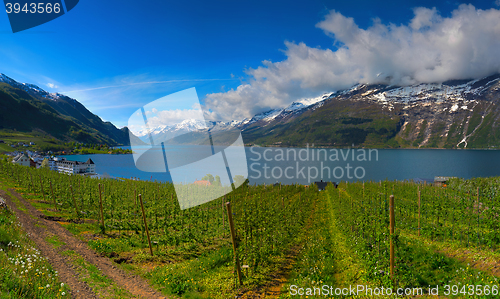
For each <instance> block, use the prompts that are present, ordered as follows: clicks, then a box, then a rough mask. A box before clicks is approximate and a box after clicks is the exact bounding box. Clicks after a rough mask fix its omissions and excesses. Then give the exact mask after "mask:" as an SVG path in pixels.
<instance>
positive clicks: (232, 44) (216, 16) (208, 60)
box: [0, 0, 500, 127]
mask: <svg viewBox="0 0 500 299" xmlns="http://www.w3.org/2000/svg"><path fill="white" fill-rule="evenodd" d="M496 2H497V3H495V0H490V1H472V2H470V1H467V2H460V1H459V2H456V1H442V2H436V1H159V0H158V1H153V0H151V1H124V0H121V1H113V0H106V1H94V0H82V1H80V3H79V4H78V5H77V6H76V7H75V8H74V9H73V10H72V11H70V12H69V13H68V14H66V15H64V16H62V17H60V18H58V19H55V20H54V21H51V22H49V23H46V24H43V25H41V26H38V27H35V28H32V29H29V30H26V31H23V32H19V33H15V34H13V33H12V31H11V29H10V25H9V23H8V17H7V14H6V13H4V14H3V15H2V16H1V17H0V72H2V73H4V74H6V75H8V76H10V77H12V78H14V79H15V80H18V81H21V82H29V83H34V84H37V85H39V86H40V87H42V88H44V89H46V90H47V91H49V92H63V93H65V94H67V95H69V96H71V97H74V98H76V99H77V100H79V101H80V102H82V103H83V104H84V105H85V106H86V107H87V108H89V109H90V110H91V111H92V112H93V113H95V114H97V115H99V116H100V117H101V118H103V119H104V120H109V121H111V122H113V123H114V124H115V125H117V126H120V127H121V126H124V125H126V124H127V120H128V118H129V116H130V115H131V114H132V113H133V112H134V111H136V110H137V109H138V108H140V107H141V106H143V105H145V104H147V103H149V102H151V101H154V100H156V99H158V98H161V97H163V96H165V95H168V94H170V93H173V92H177V91H180V90H183V89H186V88H190V87H196V90H197V92H198V95H199V97H200V98H201V99H202V103H205V102H206V103H207V104H211V105H212V106H211V109H217V107H219V106H220V107H222V108H221V111H225V113H221V115H223V114H224V115H225V118H226V119H227V118H231V117H243V116H246V115H250V114H252V113H255V112H259V111H262V110H265V109H268V108H273V107H276V106H280V105H283V104H287V103H290V102H291V101H294V100H297V99H300V98H301V97H306V96H318V95H320V94H321V93H322V92H326V91H328V90H335V89H338V88H340V87H342V86H343V85H342V84H332V83H331V82H330V83H328V82H326V83H325V84H323V85H321V86H319V87H318V86H314V87H310V86H309V85H307V84H306V83H307V82H305V81H304V79H301V78H299V79H293V78H292V79H290V80H291V81H290V82H287V87H286V88H288V89H286V90H285V92H284V94H286V96H284V97H283V98H281V99H280V98H279V96H276V95H274V96H272V97H271V96H269V97H268V95H270V94H272V93H273V91H272V90H271V91H269V90H265V93H264V96H262V99H261V100H257V99H255V97H259V95H260V94H262V92H261V90H257V91H256V89H258V88H259V86H263V85H259V84H261V83H262V82H264V83H265V82H267V83H272V82H273V81H272V80H268V81H266V80H267V79H266V78H264V79H262V78H263V77H259V76H261V73H264V75H263V76H267V75H276V74H278V75H279V74H280V73H279V72H278V73H272V71H273V69H274V68H278V69H279V68H280V67H282V65H284V64H286V63H288V64H290V61H291V57H294V56H293V55H294V53H296V52H294V51H295V50H297V51H300V50H301V48H300V47H301V45H304V47H306V48H304V49H307V50H309V51H310V50H311V49H313V50H314V49H321V50H325V51H326V50H328V51H333V52H334V53H335V52H336V51H337V50H338V49H339V48H342V47H346V46H345V45H346V40H347V41H348V38H346V39H345V40H343V39H342V38H339V37H341V32H339V31H338V28H333V29H331V26H332V23H331V22H330V23H327V22H326V21H325V20H328V17H331V18H330V19H331V20H333V21H335V22H337V21H339V20H340V21H346V20H347V19H348V18H353V20H354V22H355V24H356V26H357V28H359V29H363V30H365V29H368V28H373V27H374V26H373V25H374V23H377V22H378V23H381V24H383V25H385V26H390V24H394V25H395V26H400V25H404V26H408V25H409V24H410V22H411V20H412V18H414V16H415V15H416V14H415V11H414V8H416V7H426V8H428V9H432V8H433V7H436V10H435V12H436V13H435V14H434V15H438V16H440V17H442V18H453V17H454V14H453V13H452V12H453V11H456V10H457V9H459V7H460V4H462V3H466V4H472V5H473V6H474V9H475V10H474V11H477V10H481V9H482V10H488V9H498V8H499V4H500V1H499V0H496ZM462 10H463V11H465V9H462ZM470 10H471V9H469V11H470ZM333 12H334V13H336V14H338V15H335V14H334V13H333ZM425 12H427V11H424V12H422V14H421V15H425ZM455 15H458V13H455ZM462 15H466V13H465V12H463V13H462ZM495 18H496V15H492V16H491V19H492V20H493V21H494V20H495ZM377 19H378V21H374V20H377ZM322 21H325V22H324V24H323V25H318V24H319V23H320V22H322ZM333 21H332V22H333ZM435 23H439V21H436V22H435ZM335 24H337V23H335ZM433 24H434V23H433ZM429 26H430V28H431V29H432V26H434V25H429ZM485 26H486V25H485ZM390 30H393V29H390ZM416 30H420V29H418V28H417V29H416ZM367 32H371V33H373V32H375V31H373V30H372V31H367ZM391 32H394V31H391ZM286 43H287V44H286ZM493 46H494V45H489V47H493ZM353 47H354V46H353ZM350 55H352V53H351V54H350ZM351 57H356V56H351ZM263 61H268V63H267V64H266V63H265V64H263ZM282 61H283V62H286V63H283V64H279V63H280V62H282ZM271 63H275V64H271ZM276 63H278V64H276ZM259 67H260V70H261V72H260V73H259V72H252V71H251V70H257V69H258V68H259ZM335 67H336V66H334V67H332V68H335ZM249 70H250V71H249ZM386 71H387V72H389V73H390V71H388V70H386ZM304 72H305V73H307V72H308V70H307V69H306V70H304ZM271 73H272V74H271ZM479 73H480V72H479ZM479 73H478V74H479ZM481 74H482V73H481ZM457 76H461V75H457ZM362 77H363V78H367V77H368V76H367V75H363V76H362ZM437 78H438V79H439V78H441V77H437ZM263 80H264V81H263ZM301 80H302V81H301ZM261 81H262V82H261ZM262 84H263V83H262ZM294 84H295V85H294ZM328 84H330V85H328ZM343 84H344V85H348V84H351V81H346V82H344V83H343ZM292 85H293V86H292ZM240 86H249V87H248V90H251V91H252V92H251V93H248V94H249V95H252V96H253V97H252V98H245V95H246V94H245V93H242V92H241V90H243V88H241V87H240ZM290 86H292V87H290ZM304 86H305V87H304ZM250 87H251V88H250ZM302 87H304V88H302ZM238 89H240V91H238ZM296 89H301V90H302V89H303V90H305V91H307V92H302V91H300V92H298V91H296ZM231 90H232V91H233V92H231ZM277 90H281V89H277ZM207 95H209V96H208V97H207ZM210 95H211V96H210ZM222 101H225V102H224V103H227V104H224V103H222ZM252 101H255V103H254V102H252ZM243 102H245V103H247V104H246V105H239V103H243ZM254 104H255V105H254ZM234 106H240V107H241V111H239V112H234V111H230V108H231V107H232V108H233V109H234ZM253 107H255V108H253ZM224 109H225V110H224Z"/></svg>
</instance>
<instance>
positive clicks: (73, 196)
mask: <svg viewBox="0 0 500 299" xmlns="http://www.w3.org/2000/svg"><path fill="white" fill-rule="evenodd" d="M69 190H70V191H71V198H72V199H73V205H74V206H75V214H76V218H78V219H80V215H79V214H78V207H77V206H76V200H75V195H74V194H73V186H72V185H69Z"/></svg>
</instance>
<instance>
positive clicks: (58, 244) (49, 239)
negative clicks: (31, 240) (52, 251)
mask: <svg viewBox="0 0 500 299" xmlns="http://www.w3.org/2000/svg"><path fill="white" fill-rule="evenodd" d="M45 241H47V243H50V244H52V246H54V248H59V247H61V246H63V245H66V243H64V242H63V241H61V240H60V239H59V237H58V236H56V235H53V236H50V237H47V238H45Z"/></svg>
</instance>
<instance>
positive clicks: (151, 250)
mask: <svg viewBox="0 0 500 299" xmlns="http://www.w3.org/2000/svg"><path fill="white" fill-rule="evenodd" d="M139 201H140V202H141V209H142V218H143V219H144V227H145V228H146V235H147V236H148V244H149V252H150V253H151V256H153V247H151V239H150V238H149V230H148V222H147V221H146V212H144V204H143V203H142V195H141V194H139Z"/></svg>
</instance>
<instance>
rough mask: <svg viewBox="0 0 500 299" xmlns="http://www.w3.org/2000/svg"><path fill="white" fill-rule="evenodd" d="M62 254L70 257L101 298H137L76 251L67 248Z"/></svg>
mask: <svg viewBox="0 0 500 299" xmlns="http://www.w3.org/2000/svg"><path fill="white" fill-rule="evenodd" d="M61 254H62V255H64V256H66V257H68V259H69V261H70V263H71V264H72V265H73V266H74V267H75V271H76V272H77V273H78V275H79V277H80V279H81V280H82V281H84V282H86V283H87V284H88V285H89V286H90V287H91V288H92V290H93V292H95V293H96V294H97V296H99V297H100V298H135V297H134V296H132V294H130V292H128V291H127V290H125V289H123V288H122V287H120V286H118V285H117V284H116V283H115V282H114V281H113V280H112V279H110V278H109V277H107V276H106V275H104V274H103V273H102V272H101V271H100V270H99V269H98V268H97V267H96V266H95V265H93V264H91V263H88V262H87V261H86V260H85V259H84V258H83V257H82V256H81V255H79V254H78V253H76V252H75V251H73V250H65V251H63V252H62V253H61Z"/></svg>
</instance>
